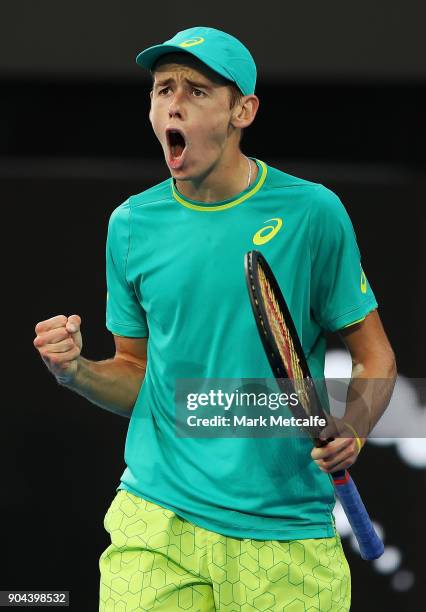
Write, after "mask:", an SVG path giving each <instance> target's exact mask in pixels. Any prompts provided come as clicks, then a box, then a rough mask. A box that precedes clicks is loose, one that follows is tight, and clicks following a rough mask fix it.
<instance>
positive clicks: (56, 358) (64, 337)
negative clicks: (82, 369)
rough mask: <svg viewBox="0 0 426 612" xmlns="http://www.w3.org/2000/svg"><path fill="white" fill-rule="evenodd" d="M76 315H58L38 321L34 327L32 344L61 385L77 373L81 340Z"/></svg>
mask: <svg viewBox="0 0 426 612" xmlns="http://www.w3.org/2000/svg"><path fill="white" fill-rule="evenodd" d="M80 325H81V319H80V317H79V316H78V315H71V316H70V317H66V316H65V315H58V316H56V317H52V318H51V319H47V320H46V321H40V323H37V325H36V327H35V332H36V334H37V336H36V337H35V339H34V346H35V347H36V349H37V350H38V352H39V353H40V356H41V358H42V359H43V361H44V363H45V364H46V366H47V367H48V368H49V370H50V371H51V372H52V374H53V375H54V376H55V378H56V380H57V381H58V382H59V383H60V384H63V385H66V384H68V383H70V382H72V381H73V379H74V378H75V376H76V374H77V367H78V361H77V360H78V357H79V356H80V353H81V348H82V346H83V341H82V338H81V333H80Z"/></svg>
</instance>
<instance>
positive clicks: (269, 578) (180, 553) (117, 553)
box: [99, 490, 351, 612]
mask: <svg viewBox="0 0 426 612" xmlns="http://www.w3.org/2000/svg"><path fill="white" fill-rule="evenodd" d="M104 525H105V529H106V530H107V531H108V532H109V533H110V535H111V545H110V546H108V548H107V549H106V550H105V551H104V552H103V553H102V555H101V557H100V560H99V567H100V572H101V581H100V604H99V610H100V612H112V611H114V612H136V611H139V610H155V611H157V610H161V611H170V612H174V611H176V612H178V611H179V610H187V611H189V612H191V611H193V612H195V611H197V612H213V611H214V610H219V611H235V612H237V611H238V612H247V611H248V610H262V611H263V612H272V611H273V612H275V611H278V610H279V611H280V612H281V611H284V612H314V611H315V612H327V611H330V612H346V611H347V610H349V608H350V588H351V587H350V573H349V566H348V563H347V561H346V558H345V556H344V553H343V550H342V545H341V542H340V537H339V535H338V534H337V533H336V535H335V536H334V537H332V538H317V539H306V540H268V541H266V540H265V541H261V540H251V539H240V538H232V537H228V536H224V535H221V534H218V533H215V532H213V531H209V530H207V529H203V528H202V527H198V526H196V525H194V524H192V523H190V522H188V521H186V520H185V519H183V518H181V517H180V516H178V515H177V514H175V513H174V512H172V511H171V510H167V509H165V508H162V507H161V506H157V505H156V504H153V503H151V502H149V501H146V500H144V499H141V498H140V497H136V496H135V495H133V494H132V493H129V492H128V491H124V490H120V491H119V492H118V493H117V495H116V497H115V498H114V499H113V501H112V504H111V506H110V507H109V509H108V511H107V513H106V515H105V522H104Z"/></svg>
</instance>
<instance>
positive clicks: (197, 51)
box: [136, 26, 257, 96]
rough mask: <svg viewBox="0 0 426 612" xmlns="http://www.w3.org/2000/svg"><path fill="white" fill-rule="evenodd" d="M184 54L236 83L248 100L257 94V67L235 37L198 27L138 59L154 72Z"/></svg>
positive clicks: (139, 62) (184, 32)
mask: <svg viewBox="0 0 426 612" xmlns="http://www.w3.org/2000/svg"><path fill="white" fill-rule="evenodd" d="M176 51H183V52H186V53H190V54H191V55H194V56H195V57H197V58H198V59H199V60H200V61H201V62H203V63H204V64H206V65H207V66H209V68H211V69H212V70H214V71H215V72H217V73H219V74H220V75H221V76H223V77H224V78H225V79H228V80H229V81H232V82H234V83H235V84H236V85H237V87H238V88H239V89H240V91H241V93H242V94H243V95H245V96H248V95H249V94H253V93H254V89H255V87H256V74H257V71H256V64H255V63H254V59H253V57H252V55H251V53H250V51H249V50H248V49H247V47H245V46H244V45H243V43H242V42H240V41H239V40H238V39H237V38H235V37H234V36H231V34H227V33H226V32H222V31H221V30H216V29H215V28H207V27H203V26H200V27H195V28H189V29H187V30H182V31H181V32H178V33H177V34H175V35H174V36H173V38H170V40H166V41H165V42H164V43H162V44H160V45H154V46H153V47H148V48H147V49H145V50H144V51H142V52H141V53H139V55H138V56H137V57H136V62H137V64H139V66H142V67H143V68H147V69H148V70H151V68H152V67H153V65H154V64H155V62H156V61H157V60H158V58H160V57H161V56H162V55H165V54H166V53H174V52H176Z"/></svg>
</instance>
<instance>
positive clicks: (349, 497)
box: [331, 470, 384, 561]
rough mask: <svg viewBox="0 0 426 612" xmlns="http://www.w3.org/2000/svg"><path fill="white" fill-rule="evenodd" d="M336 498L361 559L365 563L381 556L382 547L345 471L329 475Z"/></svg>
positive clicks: (353, 484) (356, 491)
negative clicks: (348, 524)
mask: <svg viewBox="0 0 426 612" xmlns="http://www.w3.org/2000/svg"><path fill="white" fill-rule="evenodd" d="M331 476H332V479H333V483H334V487H335V489H336V494H337V497H338V498H339V500H340V503H341V504H342V507H343V510H344V511H345V514H346V516H347V518H348V521H349V523H350V525H351V527H352V531H353V532H354V534H355V537H356V539H357V542H358V545H359V550H360V553H361V557H362V558H363V559H365V560H366V561H372V560H373V559H377V558H378V557H380V556H381V555H382V554H383V551H384V546H383V542H382V540H381V539H380V538H379V536H378V535H377V533H376V531H375V529H374V527H373V523H372V522H371V519H370V517H369V516H368V512H367V510H366V509H365V506H364V504H363V503H362V499H361V497H360V495H359V493H358V489H357V488H356V485H355V483H354V481H353V480H352V478H351V477H350V475H349V472H348V471H347V470H341V471H339V472H334V473H333V474H331Z"/></svg>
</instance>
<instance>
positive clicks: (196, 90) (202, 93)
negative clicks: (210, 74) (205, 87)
mask: <svg viewBox="0 0 426 612" xmlns="http://www.w3.org/2000/svg"><path fill="white" fill-rule="evenodd" d="M192 91H193V92H194V93H195V94H196V96H195V97H196V98H201V97H202V96H204V95H205V94H204V91H202V90H201V89H197V88H196V87H193V88H192ZM198 94H201V95H198Z"/></svg>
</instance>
